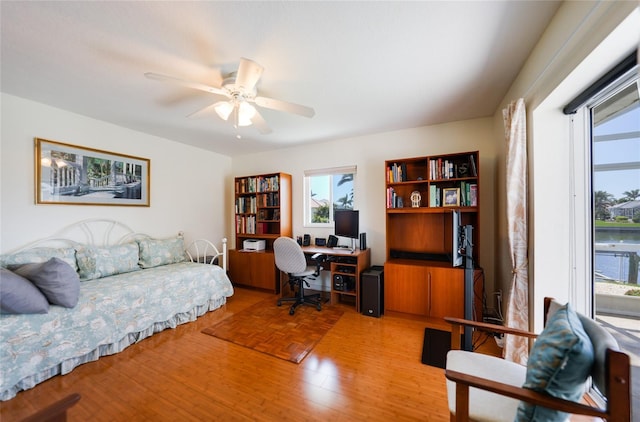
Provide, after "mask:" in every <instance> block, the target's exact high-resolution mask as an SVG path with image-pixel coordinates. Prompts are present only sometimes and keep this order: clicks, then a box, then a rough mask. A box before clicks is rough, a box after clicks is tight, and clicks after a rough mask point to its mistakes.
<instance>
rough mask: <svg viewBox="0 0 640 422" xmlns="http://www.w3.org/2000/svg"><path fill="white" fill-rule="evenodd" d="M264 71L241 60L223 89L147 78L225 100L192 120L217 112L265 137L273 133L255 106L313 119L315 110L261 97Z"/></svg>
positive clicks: (160, 77)
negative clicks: (258, 85) (259, 86)
mask: <svg viewBox="0 0 640 422" xmlns="http://www.w3.org/2000/svg"><path fill="white" fill-rule="evenodd" d="M263 71H264V67H262V66H260V65H259V64H258V63H256V62H254V61H253V60H249V59H245V58H244V57H243V58H241V59H240V65H239V66H238V70H237V72H233V73H231V74H229V75H227V77H226V78H225V79H224V81H223V82H222V86H221V87H219V88H218V87H214V86H210V85H205V84H201V83H198V82H191V81H186V80H183V79H179V78H174V77H172V76H165V75H160V74H157V73H151V72H148V73H145V74H144V75H145V76H146V77H147V78H149V79H153V80H157V81H162V82H170V83H175V84H178V85H182V86H185V87H188V88H193V89H198V90H200V91H205V92H208V93H211V94H214V95H217V96H221V97H225V99H224V100H221V101H218V102H215V103H213V104H211V105H208V106H207V107H205V108H203V109H202V110H199V111H196V112H195V113H192V114H190V115H189V117H196V116H200V115H203V114H206V113H207V112H210V111H211V110H214V111H215V112H216V114H218V116H220V118H221V119H223V120H225V121H226V120H229V117H231V118H232V119H233V120H232V122H233V126H234V127H235V128H237V127H239V126H249V125H254V126H255V127H256V129H258V131H259V132H260V133H262V134H267V133H271V132H272V131H271V128H270V127H269V126H268V125H267V122H266V121H265V120H264V118H263V117H262V115H261V114H260V113H259V112H258V110H257V109H256V107H255V106H254V104H255V105H257V106H259V107H264V108H268V109H271V110H277V111H284V112H287V113H294V114H298V115H300V116H304V117H313V115H314V114H315V110H314V109H313V108H311V107H306V106H303V105H299V104H294V103H290V102H286V101H282V100H276V99H274V98H268V97H262V96H258V95H257V94H258V91H257V89H256V84H257V83H258V81H259V80H260V77H261V76H262V72H263Z"/></svg>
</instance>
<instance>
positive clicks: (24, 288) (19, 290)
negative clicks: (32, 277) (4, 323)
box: [0, 267, 49, 314]
mask: <svg viewBox="0 0 640 422" xmlns="http://www.w3.org/2000/svg"><path fill="white" fill-rule="evenodd" d="M47 312H49V302H47V298H46V297H44V295H43V294H42V292H41V291H40V290H38V288H37V287H36V286H34V285H33V283H31V282H30V281H29V280H27V279H26V278H24V277H22V276H20V275H18V274H15V273H13V272H11V271H9V270H7V269H5V268H2V267H0V314H46V313H47Z"/></svg>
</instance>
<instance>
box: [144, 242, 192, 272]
mask: <svg viewBox="0 0 640 422" xmlns="http://www.w3.org/2000/svg"><path fill="white" fill-rule="evenodd" d="M138 245H140V266H141V267H142V268H152V267H157V266H159V265H167V264H175V263H177V262H183V261H186V259H187V257H186V255H185V252H184V240H183V239H182V238H181V237H176V238H172V239H163V240H155V239H144V240H138Z"/></svg>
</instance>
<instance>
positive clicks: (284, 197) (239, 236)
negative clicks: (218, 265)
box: [229, 173, 292, 293]
mask: <svg viewBox="0 0 640 422" xmlns="http://www.w3.org/2000/svg"><path fill="white" fill-rule="evenodd" d="M234 201H235V212H234V219H235V249H232V250H230V251H229V277H230V278H231V281H233V282H234V283H236V284H239V285H243V286H248V287H255V288H258V289H263V290H268V291H272V292H274V293H279V291H280V283H279V282H277V279H278V277H277V275H278V274H277V269H276V266H275V259H274V256H273V241H274V240H276V239H277V238H278V237H280V236H288V237H291V236H292V227H291V226H292V223H291V175H290V174H286V173H269V174H261V175H254V176H245V177H236V178H235V179H234ZM249 239H256V240H264V242H265V249H264V250H261V251H245V250H243V244H244V241H245V240H249Z"/></svg>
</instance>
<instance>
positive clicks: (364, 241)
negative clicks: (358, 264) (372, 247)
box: [360, 233, 367, 251]
mask: <svg viewBox="0 0 640 422" xmlns="http://www.w3.org/2000/svg"><path fill="white" fill-rule="evenodd" d="M360 249H361V250H363V251H364V250H365V249H367V234H366V233H360Z"/></svg>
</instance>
